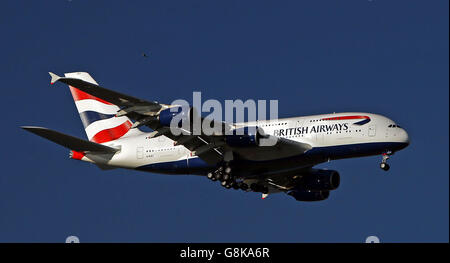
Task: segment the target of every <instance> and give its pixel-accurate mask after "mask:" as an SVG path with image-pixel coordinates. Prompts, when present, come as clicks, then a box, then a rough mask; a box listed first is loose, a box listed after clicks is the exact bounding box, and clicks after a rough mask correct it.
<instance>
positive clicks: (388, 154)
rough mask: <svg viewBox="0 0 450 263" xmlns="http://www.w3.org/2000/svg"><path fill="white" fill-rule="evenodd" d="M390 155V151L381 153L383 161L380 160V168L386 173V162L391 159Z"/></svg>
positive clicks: (387, 167) (387, 165)
mask: <svg viewBox="0 0 450 263" xmlns="http://www.w3.org/2000/svg"><path fill="white" fill-rule="evenodd" d="M391 155H392V152H390V151H389V152H386V153H383V159H382V160H381V163H380V168H381V169H383V170H384V171H388V170H389V168H390V166H389V164H388V163H387V160H388V159H389V158H390V157H391Z"/></svg>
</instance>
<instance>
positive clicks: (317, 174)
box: [299, 169, 341, 191]
mask: <svg viewBox="0 0 450 263" xmlns="http://www.w3.org/2000/svg"><path fill="white" fill-rule="evenodd" d="M340 182H341V179H340V176H339V173H338V172H337V171H334V170H322V169H311V171H310V172H309V173H308V175H305V176H303V177H302V178H301V180H300V182H299V188H300V189H304V190H312V191H321V190H323V191H329V190H334V189H336V188H338V187H339V184H340Z"/></svg>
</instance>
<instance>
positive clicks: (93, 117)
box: [80, 111, 115, 128]
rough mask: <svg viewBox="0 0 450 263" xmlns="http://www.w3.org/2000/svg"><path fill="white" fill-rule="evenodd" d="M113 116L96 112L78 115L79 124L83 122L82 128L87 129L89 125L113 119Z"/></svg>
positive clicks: (84, 112) (85, 112)
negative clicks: (79, 118)
mask: <svg viewBox="0 0 450 263" xmlns="http://www.w3.org/2000/svg"><path fill="white" fill-rule="evenodd" d="M114 116H115V114H102V113H99V112H96V111H83V112H81V113H80V117H81V122H83V126H84V127H85V128H87V127H88V126H89V125H91V123H94V122H96V121H99V120H104V119H109V118H113V117H114Z"/></svg>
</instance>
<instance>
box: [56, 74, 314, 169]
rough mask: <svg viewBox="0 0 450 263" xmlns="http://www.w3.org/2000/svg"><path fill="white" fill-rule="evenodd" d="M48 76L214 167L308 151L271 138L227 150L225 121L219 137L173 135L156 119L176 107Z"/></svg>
mask: <svg viewBox="0 0 450 263" xmlns="http://www.w3.org/2000/svg"><path fill="white" fill-rule="evenodd" d="M49 74H50V76H51V78H52V79H51V83H52V84H53V83H55V82H57V81H60V82H63V83H65V84H68V85H69V86H72V87H75V88H77V89H79V90H81V91H83V92H86V93H88V94H90V95H92V96H95V97H97V98H100V99H102V100H105V101H108V102H110V103H113V104H116V105H118V106H119V107H121V110H120V111H119V112H118V113H117V114H116V116H117V117H119V116H128V117H129V118H131V119H133V121H134V124H133V126H132V128H137V127H139V126H142V125H145V126H147V127H149V128H151V129H152V130H153V132H152V133H151V134H150V136H151V137H158V136H161V135H164V136H166V137H168V138H170V139H172V140H174V141H175V145H183V146H184V147H186V148H187V149H189V150H190V151H192V153H193V155H196V156H198V157H200V158H201V159H203V160H204V161H206V162H207V163H209V164H217V163H219V162H222V161H224V160H225V161H226V160H227V158H229V156H232V158H239V159H244V160H255V161H261V160H269V159H273V158H274V156H276V157H277V158H284V157H289V156H293V155H298V154H301V153H304V152H306V151H308V150H309V149H311V146H310V145H309V144H306V143H299V142H296V141H292V140H288V139H284V138H277V137H274V136H266V139H272V140H275V141H274V143H273V144H272V145H271V146H254V147H230V146H228V145H227V144H226V142H225V135H223V134H224V133H225V131H229V130H232V129H234V128H235V126H234V125H233V124H228V123H224V122H221V123H217V125H219V126H218V127H221V129H222V135H220V134H218V135H217V134H215V135H205V134H203V132H202V133H201V134H200V135H194V134H193V133H192V132H189V131H184V133H182V134H180V135H178V136H175V135H173V133H172V132H171V131H170V128H169V127H167V126H163V125H161V124H160V122H159V121H158V117H159V114H160V112H161V111H162V110H165V109H168V108H171V107H175V106H177V105H167V104H160V103H158V102H154V101H146V100H142V99H138V98H135V97H132V96H129V95H125V94H122V93H119V92H116V91H112V90H108V89H105V88H103V87H100V86H98V85H96V84H93V83H89V82H86V81H83V80H80V79H77V78H68V77H60V76H58V75H56V74H54V73H51V72H49ZM202 120H203V119H202ZM216 127H217V126H216Z"/></svg>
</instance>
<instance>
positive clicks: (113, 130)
mask: <svg viewBox="0 0 450 263" xmlns="http://www.w3.org/2000/svg"><path fill="white" fill-rule="evenodd" d="M65 76H66V77H70V78H76V79H81V80H83V81H86V82H89V83H92V84H95V85H98V84H97V82H96V81H95V80H94V79H93V78H92V77H91V75H89V73H87V72H72V73H66V74H65ZM69 88H70V92H71V93H72V97H73V99H74V101H75V105H76V107H77V110H78V113H79V114H80V118H81V121H82V122H83V126H84V130H85V132H86V135H87V137H88V139H89V140H90V141H93V142H96V143H105V142H109V141H113V140H117V139H119V138H121V137H122V136H133V135H137V134H140V131H139V130H138V129H132V130H131V129H130V128H131V126H132V122H131V120H130V119H129V118H128V117H126V116H122V117H116V114H117V112H118V111H119V110H120V108H119V106H117V105H114V104H112V103H110V102H108V101H105V100H103V99H100V98H97V97H95V96H93V95H90V94H88V93H86V92H84V91H81V90H79V89H77V88H75V87H73V86H69ZM75 157H76V158H80V156H79V155H75Z"/></svg>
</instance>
